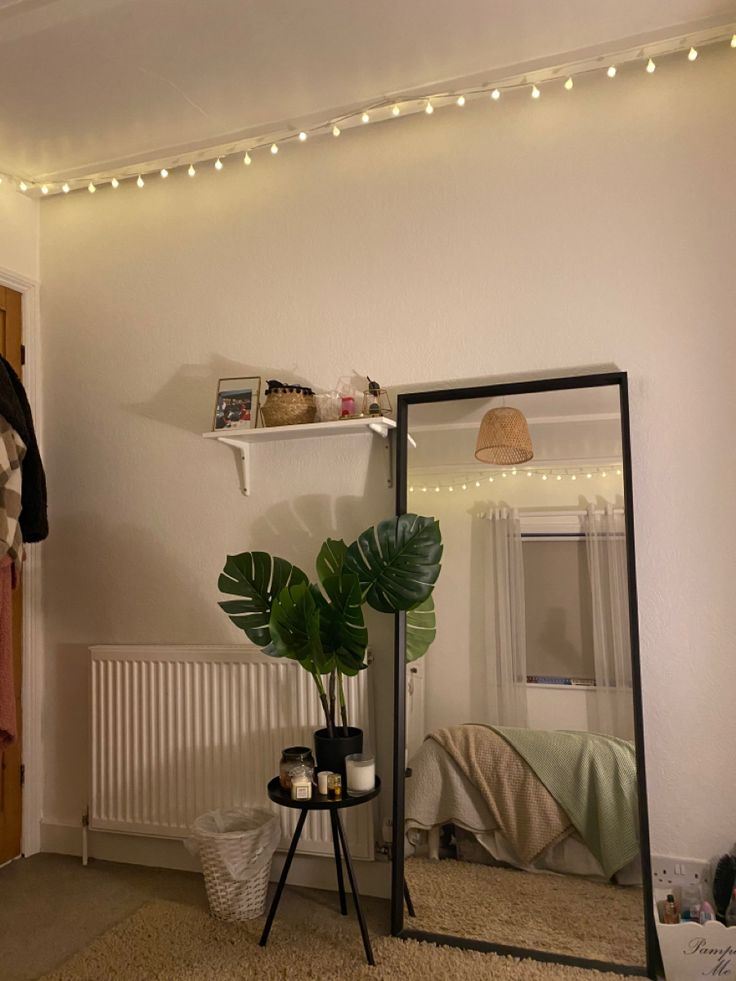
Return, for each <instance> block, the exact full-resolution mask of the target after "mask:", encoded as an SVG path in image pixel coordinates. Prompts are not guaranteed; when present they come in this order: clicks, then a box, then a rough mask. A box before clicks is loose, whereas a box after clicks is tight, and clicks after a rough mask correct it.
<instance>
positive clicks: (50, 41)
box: [0, 0, 736, 180]
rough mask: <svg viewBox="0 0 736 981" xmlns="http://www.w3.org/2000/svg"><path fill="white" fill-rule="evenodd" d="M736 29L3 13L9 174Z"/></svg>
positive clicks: (599, 6)
mask: <svg viewBox="0 0 736 981" xmlns="http://www.w3.org/2000/svg"><path fill="white" fill-rule="evenodd" d="M734 16H736V0H616V2H615V3H614V2H611V0H495V2H493V0H465V2H464V3H463V4H455V3H448V2H447V0H372V2H370V3H365V2H358V0H352V2H351V0H204V2H203V0H196V2H195V0H0V92H2V99H1V100H0V170H2V171H4V172H6V173H14V174H18V175H20V176H25V177H27V178H31V179H34V180H37V179H39V178H47V179H49V180H53V179H54V178H58V177H60V176H62V175H63V176H74V175H75V174H83V173H87V172H92V171H97V170H104V169H106V168H108V167H114V166H122V165H125V164H132V163H135V162H136V161H139V160H143V159H151V158H155V157H158V156H170V155H173V154H176V153H179V152H182V153H184V152H185V151H187V150H193V149H196V148H199V147H204V146H208V145H215V144H218V143H225V142H228V141H229V140H233V141H234V140H235V139H237V138H243V137H248V136H250V135H256V134H257V133H259V132H265V131H269V130H273V129H275V128H277V127H278V124H281V123H284V122H289V123H293V124H297V123H301V122H302V121H305V120H309V118H310V117H315V118H316V117H317V116H322V117H324V116H327V115H336V114H337V110H340V109H344V108H347V107H354V106H356V105H359V104H365V103H368V102H370V101H373V100H376V99H378V98H381V97H384V96H392V97H393V96H394V95H397V94H399V93H407V94H408V93H410V92H411V91H412V90H426V89H427V88H430V87H432V86H434V85H436V83H439V82H446V81H450V80H455V79H468V78H475V79H480V78H483V76H484V74H488V75H490V76H492V75H494V74H496V75H498V72H499V70H500V69H505V68H511V67H514V68H516V69H520V70H523V69H524V68H525V67H526V66H528V67H529V68H531V67H532V66H534V65H535V64H537V65H538V64H542V63H544V62H545V61H547V62H553V61H554V60H555V58H556V56H562V55H567V54H571V53H573V52H575V53H577V52H586V53H589V54H591V55H593V54H595V52H596V50H600V51H602V50H605V49H606V48H609V49H610V48H611V47H612V46H613V45H615V44H616V43H617V42H619V41H631V42H633V43H639V40H641V41H644V40H646V39H651V40H656V39H659V38H662V37H666V36H668V35H676V34H681V33H684V32H685V31H687V30H690V29H693V30H694V29H695V28H696V27H706V26H712V25H715V24H716V23H721V22H723V23H725V22H726V21H728V20H729V19H733V18H734ZM556 60H557V61H558V62H560V61H564V60H565V58H563V57H557V58H556Z"/></svg>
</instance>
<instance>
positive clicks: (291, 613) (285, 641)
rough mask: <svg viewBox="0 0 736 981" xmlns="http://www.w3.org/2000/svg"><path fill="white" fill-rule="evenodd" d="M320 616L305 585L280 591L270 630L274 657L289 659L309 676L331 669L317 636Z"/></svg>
mask: <svg viewBox="0 0 736 981" xmlns="http://www.w3.org/2000/svg"><path fill="white" fill-rule="evenodd" d="M319 621H320V615H319V610H318V609H317V604H316V603H315V601H314V596H313V595H312V589H311V587H310V585H309V583H307V582H303V583H301V582H300V583H297V584H296V585H295V586H287V587H286V588H285V589H282V590H281V592H280V593H279V594H278V596H276V597H275V599H274V601H273V607H272V609H271V620H270V623H269V630H270V634H271V641H272V643H273V646H274V649H275V653H276V656H277V657H289V658H291V659H292V660H293V661H299V663H300V664H301V665H302V666H303V667H305V668H306V669H307V671H311V672H312V673H315V672H317V673H319V674H324V673H325V672H326V671H328V670H329V669H330V665H329V663H327V662H328V661H329V660H330V659H329V658H327V659H326V658H325V653H324V650H323V648H322V641H321V639H320V633H319Z"/></svg>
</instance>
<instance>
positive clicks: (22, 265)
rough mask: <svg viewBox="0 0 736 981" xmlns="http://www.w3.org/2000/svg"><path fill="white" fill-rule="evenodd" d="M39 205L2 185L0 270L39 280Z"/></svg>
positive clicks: (0, 191)
mask: <svg viewBox="0 0 736 981" xmlns="http://www.w3.org/2000/svg"><path fill="white" fill-rule="evenodd" d="M38 212H39V203H38V201H34V200H32V199H31V198H26V197H24V196H23V195H22V194H20V193H19V192H18V191H16V190H15V188H14V187H11V186H10V185H9V184H2V185H0V269H8V270H9V271H10V272H13V273H16V274H17V275H19V276H24V277H25V278H26V279H38Z"/></svg>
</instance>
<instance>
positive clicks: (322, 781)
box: [317, 770, 332, 797]
mask: <svg viewBox="0 0 736 981" xmlns="http://www.w3.org/2000/svg"><path fill="white" fill-rule="evenodd" d="M331 773H332V770H320V771H319V773H318V774H317V786H318V787H319V792H320V793H321V794H322V796H323V797H326V796H327V778H328V777H329V775H330V774H331Z"/></svg>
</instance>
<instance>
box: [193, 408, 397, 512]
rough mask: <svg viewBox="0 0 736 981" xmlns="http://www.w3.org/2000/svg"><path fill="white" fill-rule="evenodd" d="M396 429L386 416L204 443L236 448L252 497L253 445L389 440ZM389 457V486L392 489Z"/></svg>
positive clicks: (235, 432)
mask: <svg viewBox="0 0 736 981" xmlns="http://www.w3.org/2000/svg"><path fill="white" fill-rule="evenodd" d="M394 429H396V422H395V420H393V419H388V418H386V416H364V417H361V418H359V419H342V420H338V421H336V422H310V423H306V424H302V425H299V426H264V427H263V428H262V429H219V430H215V431H214V432H211V433H202V436H203V437H204V439H216V440H217V441H218V442H219V443H224V444H225V445H226V446H233V447H235V448H236V449H237V450H238V452H239V453H240V462H241V464H242V470H241V474H240V476H241V489H242V491H243V493H244V494H245V495H246V496H247V495H249V494H250V488H251V479H250V447H251V445H252V444H253V443H277V442H284V441H285V440H289V439H316V438H321V437H323V436H356V435H365V434H368V435H374V436H380V437H381V438H382V439H387V437H388V435H389V433H390V432H392V431H393V430H394ZM390 455H391V453H390V448H389V449H388V456H389V486H390V485H391V468H390Z"/></svg>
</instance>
